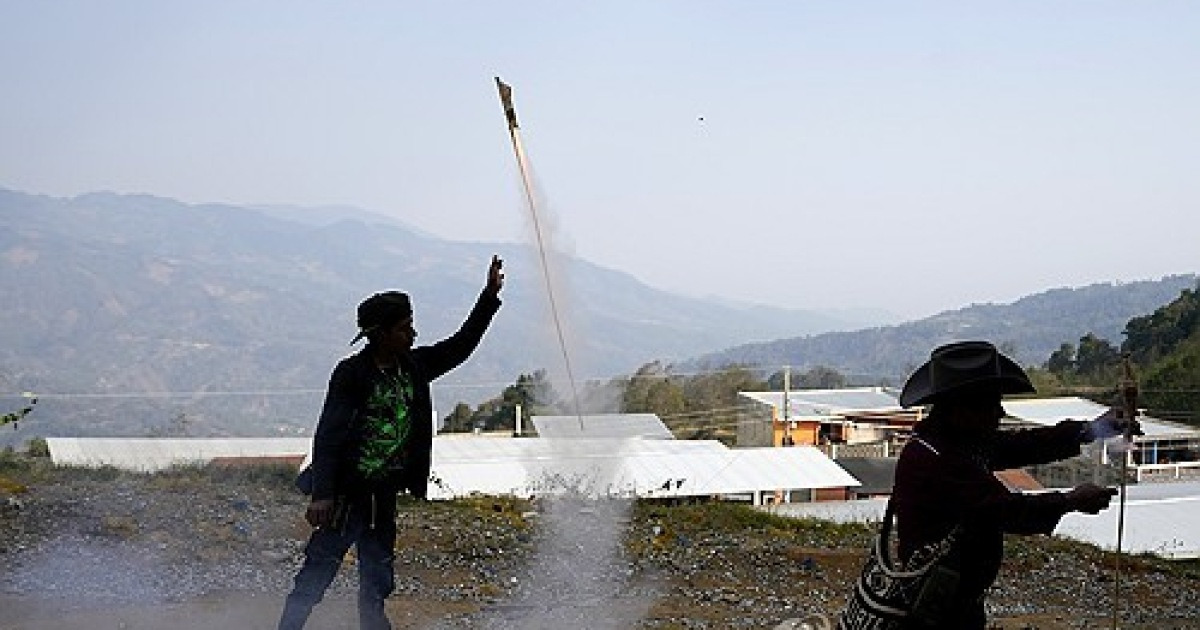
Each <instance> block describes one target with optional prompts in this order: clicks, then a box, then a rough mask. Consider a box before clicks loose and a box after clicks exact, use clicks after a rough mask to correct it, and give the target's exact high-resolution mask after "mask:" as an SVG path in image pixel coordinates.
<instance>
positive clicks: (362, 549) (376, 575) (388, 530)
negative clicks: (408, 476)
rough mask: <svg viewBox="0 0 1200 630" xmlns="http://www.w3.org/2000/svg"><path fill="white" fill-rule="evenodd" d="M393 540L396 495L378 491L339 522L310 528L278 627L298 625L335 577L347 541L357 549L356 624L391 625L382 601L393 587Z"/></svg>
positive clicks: (383, 628) (378, 629)
mask: <svg viewBox="0 0 1200 630" xmlns="http://www.w3.org/2000/svg"><path fill="white" fill-rule="evenodd" d="M395 544H396V498H395V495H393V494H388V495H377V496H376V497H375V498H374V499H373V498H372V497H365V498H363V499H360V500H356V501H354V502H352V503H351V504H350V508H349V510H348V512H347V514H346V517H345V523H344V524H343V525H342V526H341V527H336V528H334V527H323V528H321V529H317V530H314V531H313V533H312V536H311V537H310V538H309V539H308V545H307V546H306V547H305V548H304V565H303V566H302V567H300V572H299V573H297V574H296V580H295V586H293V587H292V592H291V593H289V594H288V596H287V602H286V603H285V604H284V607H283V614H282V615H281V616H280V619H279V630H300V629H301V628H303V627H304V623H305V622H306V621H308V616H309V614H311V613H312V609H313V607H314V606H316V605H317V604H318V603H319V602H320V601H321V599H322V598H323V597H324V595H325V591H326V589H328V588H329V585H330V584H331V583H332V582H333V579H334V578H335V577H336V576H337V572H338V569H339V568H340V567H341V566H342V559H343V558H344V557H345V556H346V552H347V551H349V550H350V546H351V545H354V546H355V547H357V552H358V624H359V628H361V629H362V630H391V628H392V624H391V623H390V622H389V621H388V618H387V615H386V614H385V613H384V610H383V602H384V600H385V599H387V597H388V595H391V593H392V591H393V590H395V587H396V578H395V575H394V574H393V572H392V563H393V561H394V560H395V557H396V555H395V550H394V549H395Z"/></svg>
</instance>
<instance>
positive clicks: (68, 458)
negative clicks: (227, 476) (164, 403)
mask: <svg viewBox="0 0 1200 630" xmlns="http://www.w3.org/2000/svg"><path fill="white" fill-rule="evenodd" d="M46 446H47V447H48V448H49V450H50V461H52V462H54V463H55V464H56V465H60V466H84V467H89V468H99V467H102V466H112V467H114V468H120V469H123V470H134V471H140V472H156V471H159V470H164V469H167V468H170V467H171V466H186V465H204V464H207V463H209V462H212V461H213V460H217V459H225V458H239V459H244V458H277V459H284V458H287V459H295V458H303V457H305V456H307V455H308V453H309V451H311V450H312V438H46Z"/></svg>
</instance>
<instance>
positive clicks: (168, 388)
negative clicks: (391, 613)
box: [0, 189, 880, 444]
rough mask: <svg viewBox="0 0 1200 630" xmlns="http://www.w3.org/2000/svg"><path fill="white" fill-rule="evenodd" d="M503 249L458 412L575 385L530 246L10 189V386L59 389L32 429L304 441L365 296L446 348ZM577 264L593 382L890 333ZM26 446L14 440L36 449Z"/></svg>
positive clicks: (573, 303) (47, 398)
mask: <svg viewBox="0 0 1200 630" xmlns="http://www.w3.org/2000/svg"><path fill="white" fill-rule="evenodd" d="M493 252H495V253H499V254H500V255H501V256H503V257H504V258H505V260H506V273H507V277H508V283H507V285H506V287H505V291H504V300H505V306H504V308H503V309H502V311H501V313H500V315H499V316H498V319H497V321H496V323H495V325H494V327H493V329H492V330H491V331H490V332H489V334H488V336H487V338H486V339H485V340H484V344H483V346H482V347H481V348H480V350H479V351H478V352H477V354H476V356H475V357H473V359H472V360H471V361H470V362H469V363H468V364H467V365H464V366H463V367H462V368H460V369H459V370H456V371H455V372H453V373H452V374H451V375H449V376H447V377H446V378H445V379H443V381H441V382H440V386H438V387H436V388H435V396H436V398H437V404H438V407H439V409H438V412H439V413H440V414H441V415H445V414H446V413H448V412H449V410H450V406H451V405H452V404H453V403H454V402H457V401H459V400H465V401H468V402H473V403H474V402H478V401H480V400H483V399H485V398H487V397H490V396H493V395H495V394H497V393H498V392H499V391H500V390H501V389H502V388H503V387H504V386H505V385H507V384H511V383H512V382H514V381H515V379H516V377H517V375H518V374H520V373H530V372H533V371H534V370H536V369H539V368H549V369H550V371H551V373H552V374H554V373H556V370H557V367H558V366H559V365H560V363H561V352H560V350H559V349H558V346H557V345H556V343H557V342H556V340H555V337H554V335H553V333H552V328H551V325H550V323H549V319H548V317H547V316H546V314H545V313H546V312H547V308H546V297H545V291H544V289H543V280H542V278H541V276H540V275H539V274H540V271H539V269H538V268H537V267H535V266H534V265H535V261H536V258H535V256H534V255H533V253H532V252H531V251H529V249H528V248H527V247H525V246H522V245H516V244H506V243H464V242H452V241H447V240H442V239H438V238H435V237H432V236H429V235H427V234H423V233H421V232H419V231H417V230H414V229H412V228H411V227H408V226H405V225H404V224H402V223H399V222H397V221H394V220H389V219H387V218H385V217H382V216H380V215H374V214H371V213H368V212H365V211H361V210H357V209H353V208H341V207H326V208H308V209H302V208H289V207H278V206H274V207H269V208H264V209H256V208H248V207H238V206H232V205H221V204H200V205H194V204H185V203H181V202H178V201H174V200H171V199H164V198H159V197H152V196H147V195H118V194H112V193H94V194H87V195H82V196H79V197H75V198H70V199H63V198H53V197H46V196H36V195H28V194H23V193H20V192H16V191H11V190H5V189H0V270H2V273H0V289H2V290H3V294H4V295H5V296H6V303H5V307H4V308H5V312H4V318H3V319H2V320H0V393H3V392H20V391H22V390H32V391H35V392H39V393H42V394H44V396H43V398H42V400H41V402H40V403H39V405H38V407H37V409H36V410H35V412H34V414H33V415H31V416H30V418H29V420H28V421H27V422H26V423H24V427H23V429H22V434H24V433H25V431H30V432H32V431H36V432H37V434H40V435H49V434H53V435H145V434H146V433H147V432H148V431H159V432H162V431H175V432H182V431H187V432H189V433H193V434H196V435H264V434H272V433H276V432H278V431H281V430H282V431H298V430H301V429H302V428H308V427H311V425H312V423H313V421H314V418H315V414H316V412H317V409H318V407H319V404H320V396H321V392H322V390H323V388H324V386H325V381H326V378H327V377H328V374H329V370H330V368H331V367H332V366H333V363H334V362H335V361H336V360H337V359H338V358H340V357H341V356H344V355H345V354H346V353H348V352H349V351H350V348H349V347H348V346H347V343H348V341H349V340H350V338H351V337H352V336H353V334H354V332H355V329H354V325H353V314H354V307H355V305H356V304H357V303H358V302H359V301H360V300H361V299H362V298H363V297H365V296H367V295H369V294H370V293H372V292H374V291H378V290H382V289H388V288H399V289H403V290H406V291H408V292H410V293H411V294H412V296H413V300H414V304H415V310H416V321H417V329H418V332H419V334H420V336H421V337H420V340H419V342H420V341H423V342H428V341H433V340H436V339H439V338H441V337H443V336H445V335H447V334H449V333H450V332H452V331H453V330H454V329H455V328H456V327H457V325H458V323H459V322H460V321H461V319H462V318H463V317H464V316H465V314H466V312H467V310H468V309H469V308H470V306H471V304H472V302H473V301H474V299H475V296H476V295H477V294H478V291H479V289H480V287H481V286H482V284H483V280H484V276H485V273H486V267H487V260H488V259H489V257H490V256H491V254H492V253H493ZM563 264H564V266H565V268H566V272H565V274H563V275H564V277H566V278H567V279H568V280H569V282H568V283H567V286H565V287H562V288H560V289H559V290H560V291H561V294H560V295H559V300H560V305H561V306H562V308H563V310H564V313H565V315H566V319H567V334H568V337H569V342H570V351H571V355H572V359H573V361H574V363H575V372H576V374H577V375H578V376H580V377H587V376H605V377H607V376H611V375H613V374H618V373H627V372H630V371H632V370H633V369H635V368H636V367H637V366H638V365H641V364H642V363H644V362H646V361H650V360H653V359H669V360H676V359H680V358H683V357H687V356H694V355H696V354H698V353H702V352H705V351H709V350H716V349H719V348H723V347H729V346H730V345H733V344H739V343H745V342H749V341H755V340H766V339H774V338H779V337H784V336H795V335H800V334H811V333H816V332H822V331H829V330H838V329H842V330H845V329H851V328H857V327H861V326H863V325H868V324H871V323H880V320H878V319H876V320H874V321H870V320H863V319H859V320H854V319H852V318H849V317H847V316H846V314H844V313H837V314H832V313H823V312H816V311H799V310H787V309H778V308H770V307H764V306H748V305H747V306H738V305H730V304H727V303H723V302H719V301H717V300H707V299H693V298H687V297H681V296H678V295H674V294H671V293H668V292H665V291H660V290H657V289H654V288H651V287H649V286H647V285H645V284H643V283H641V282H639V281H638V280H637V279H636V278H634V277H633V276H630V275H628V274H625V273H620V272H617V271H613V270H610V269H605V268H602V267H599V266H597V265H594V264H591V263H588V262H586V261H583V260H579V259H569V260H567V261H565V263H563ZM3 402H4V401H0V404H2V403H3ZM10 402H11V401H10ZM10 406H12V405H10ZM2 410H3V408H0V411H2ZM8 433H10V432H8V431H5V432H0V444H2V443H4V442H5V441H8V442H11V441H14V440H19V439H21V438H20V436H16V437H14V436H10V435H7V434H8Z"/></svg>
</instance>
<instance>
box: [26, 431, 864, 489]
mask: <svg viewBox="0 0 1200 630" xmlns="http://www.w3.org/2000/svg"><path fill="white" fill-rule="evenodd" d="M46 442H47V445H48V446H49V448H50V456H51V460H52V461H53V462H54V463H55V464H61V465H73V466H114V467H117V468H123V469H127V470H138V471H146V472H153V471H157V470H163V469H165V468H168V467H170V466H172V465H179V464H203V463H207V462H209V461H212V460H213V459H215V458H219V457H300V456H307V455H308V453H309V451H310V450H311V447H312V440H311V438H218V439H211V438H48V439H47V440H46ZM431 473H432V477H433V483H431V485H430V489H429V494H430V497H431V498H435V499H446V498H453V497H456V496H465V495H469V494H474V493H478V494H497V495H505V494H510V495H517V496H533V495H539V494H553V493H559V492H564V491H571V492H578V493H581V494H586V495H591V496H596V495H601V496H602V495H618V496H637V497H685V496H708V495H714V494H738V493H746V492H753V491H774V490H801V489H813V488H840V487H850V486H858V485H859V482H858V480H856V479H855V478H854V477H853V476H851V475H850V474H849V473H847V472H846V471H845V470H843V469H842V468H841V467H840V466H838V465H837V464H836V463H834V462H833V460H831V459H829V458H828V457H827V456H825V454H824V453H822V452H821V451H819V450H817V449H816V448H813V447H807V446H796V447H791V448H771V447H767V448H745V449H730V448H727V447H726V446H725V445H723V444H721V443H720V442H718V441H716V440H653V439H651V440H647V439H641V438H625V439H613V438H571V439H559V438H481V437H476V436H470V435H463V436H458V435H439V436H437V437H435V438H434V440H433V467H432V471H431Z"/></svg>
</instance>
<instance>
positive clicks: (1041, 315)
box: [680, 274, 1198, 384]
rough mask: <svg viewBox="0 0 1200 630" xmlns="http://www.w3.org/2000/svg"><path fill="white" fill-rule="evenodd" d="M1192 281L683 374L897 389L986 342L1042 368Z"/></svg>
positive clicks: (1118, 289) (1068, 292) (1112, 289)
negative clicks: (955, 351)
mask: <svg viewBox="0 0 1200 630" xmlns="http://www.w3.org/2000/svg"><path fill="white" fill-rule="evenodd" d="M1197 278H1198V277H1197V276H1196V275H1195V274H1186V275H1175V276H1168V277H1165V278H1162V279H1160V280H1147V281H1139V282H1128V283H1120V284H1111V283H1110V284H1093V285H1089V286H1085V287H1079V288H1063V289H1054V290H1051V291H1046V292H1043V293H1038V294H1036V295H1031V296H1028V297H1025V298H1022V299H1020V300H1017V301H1015V302H1012V303H1011V304H975V305H972V306H968V307H966V308H961V309H958V310H953V311H947V312H945V313H940V314H938V315H934V316H932V317H928V318H925V319H921V320H918V321H914V322H909V323H905V324H900V325H895V326H886V327H878V328H869V329H865V330H858V331H850V332H827V333H821V334H815V335H809V336H803V337H791V338H787V339H780V340H777V341H771V342H766V343H750V344H743V345H739V346H736V347H733V348H730V349H727V350H723V351H720V352H714V353H709V354H705V355H703V356H700V357H697V358H693V359H691V360H688V361H684V362H682V363H681V364H680V367H681V368H682V369H685V370H686V369H700V368H703V367H713V366H721V365H729V364H734V363H736V364H743V365H755V366H766V367H768V368H770V369H779V366H783V365H790V366H792V367H793V368H794V369H798V370H805V369H808V368H812V367H815V366H826V367H831V368H834V369H836V370H838V371H839V372H842V373H843V374H845V375H847V376H850V377H851V380H852V381H854V382H859V383H890V384H899V383H901V382H903V380H904V379H905V378H907V375H908V374H909V373H910V372H911V371H912V370H913V369H915V368H916V366H918V365H920V364H921V363H923V362H924V361H925V359H927V358H928V357H929V351H930V350H931V349H933V348H934V347H936V346H938V345H940V344H942V343H947V342H950V341H956V340H967V339H986V340H989V341H992V342H993V343H996V344H997V345H999V346H1001V347H1003V348H1004V349H1005V350H1006V351H1007V352H1009V353H1010V354H1011V356H1013V358H1014V359H1015V360H1017V361H1018V362H1019V363H1021V364H1023V365H1041V364H1043V363H1045V361H1046V359H1047V358H1048V357H1049V356H1050V353H1051V352H1053V351H1054V350H1056V349H1058V347H1059V345H1060V344H1062V343H1064V342H1065V343H1072V344H1074V343H1077V342H1078V340H1079V338H1080V337H1082V336H1083V335H1085V334H1087V333H1089V332H1090V333H1094V334H1095V335H1097V336H1099V337H1101V338H1104V339H1107V340H1109V341H1111V342H1112V343H1113V345H1116V346H1119V345H1120V344H1121V340H1122V333H1123V330H1124V328H1125V325H1126V324H1127V323H1128V322H1129V320H1130V319H1132V318H1134V317H1139V316H1144V315H1148V314H1150V313H1152V312H1154V311H1155V310H1156V309H1158V308H1159V307H1161V306H1163V305H1164V304H1167V303H1169V302H1171V301H1172V300H1174V299H1176V298H1177V297H1179V295H1180V293H1181V292H1182V291H1183V290H1185V289H1190V288H1195V287H1196V283H1197Z"/></svg>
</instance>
